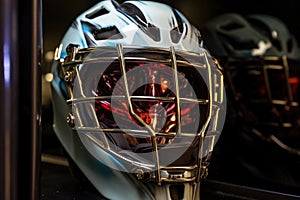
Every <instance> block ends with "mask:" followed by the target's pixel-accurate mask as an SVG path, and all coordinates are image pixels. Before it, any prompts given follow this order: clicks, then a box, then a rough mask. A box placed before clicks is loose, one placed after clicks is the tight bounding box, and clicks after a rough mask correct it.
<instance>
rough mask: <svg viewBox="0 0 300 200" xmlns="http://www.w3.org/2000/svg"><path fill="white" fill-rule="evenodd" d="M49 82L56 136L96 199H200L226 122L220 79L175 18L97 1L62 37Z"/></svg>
mask: <svg viewBox="0 0 300 200" xmlns="http://www.w3.org/2000/svg"><path fill="white" fill-rule="evenodd" d="M53 75H54V79H53V81H52V96H53V110H54V130H55V133H56V135H57V136H58V138H59V139H60V141H61V143H62V144H63V146H64V148H65V149H66V151H67V152H68V154H69V155H70V156H71V157H72V159H73V160H74V162H75V163H76V164H77V165H78V167H79V168H80V169H81V170H82V172H83V173H84V174H85V176H86V177H87V178H88V179H89V180H90V181H91V183H92V184H93V185H94V186H95V187H96V188H97V189H98V190H99V192H100V193H102V194H103V195H104V196H105V197H107V198H109V199H122V200H124V199H199V184H198V183H199V181H200V180H201V179H202V178H205V175H206V173H207V167H208V164H209V158H210V155H211V153H212V150H213V147H214V145H215V143H216V141H217V139H218V137H219V134H220V131H221V129H222V126H223V122H224V116H225V114H224V112H225V110H226V106H224V105H225V103H224V102H225V99H224V98H225V95H224V87H223V75H222V71H221V69H220V66H219V65H218V63H217V62H216V60H215V59H213V58H212V57H211V56H210V54H209V53H208V52H207V51H206V50H205V49H204V48H203V47H202V39H201V35H200V32H199V31H198V30H197V29H196V28H195V27H194V26H193V25H191V24H190V23H189V22H188V20H187V19H186V18H185V17H184V16H183V15H182V14H181V13H180V12H178V11H177V10H175V9H174V8H171V7H170V6H168V5H165V4H161V3H157V2H151V1H126V2H124V3H122V4H118V3H117V2H115V1H102V2H100V3H98V4H96V5H95V6H93V7H92V8H90V9H88V10H87V11H85V12H84V13H82V14H81V15H79V16H78V17H77V18H76V20H75V21H74V22H73V23H72V25H71V27H70V28H69V29H68V30H67V32H66V33H65V35H64V37H63V38H62V41H61V44H60V45H59V47H58V48H57V49H56V56H55V61H54V64H53ZM116 188H118V189H117V190H116ZM128 191H130V192H128ZM124 194H126V195H124Z"/></svg>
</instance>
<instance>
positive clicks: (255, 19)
mask: <svg viewBox="0 0 300 200" xmlns="http://www.w3.org/2000/svg"><path fill="white" fill-rule="evenodd" d="M200 30H201V32H202V34H203V41H204V46H206V47H207V48H208V49H209V50H210V51H211V53H212V55H213V56H215V57H216V58H218V60H219V61H220V63H221V65H222V67H223V69H224V79H225V87H226V91H227V98H228V102H229V103H228V105H229V107H230V112H228V114H229V118H230V123H232V125H233V127H234V128H236V129H235V130H239V131H240V132H244V133H246V134H244V137H249V136H250V135H252V136H253V137H252V138H257V139H258V138H259V139H261V140H260V141H262V142H267V143H268V144H270V145H269V147H270V146H272V148H273V147H274V148H275V149H277V150H278V151H279V152H282V154H286V153H288V155H293V156H300V145H299V144H300V143H299V142H300V132H299V131H300V124H299V119H300V112H299V111H300V110H299V95H300V93H299V92H300V87H299V78H300V65H299V64H300V51H299V47H298V44H297V41H296V39H295V37H294V36H293V34H292V33H291V32H290V31H289V30H288V28H287V26H286V25H285V24H284V22H283V21H281V20H280V19H278V18H276V17H274V16H270V15H264V14H252V15H246V16H242V15H239V14H236V13H226V14H223V15H219V16H217V17H215V18H214V19H212V20H210V21H208V22H207V23H205V24H204V25H203V26H202V27H201V29H200ZM230 132H234V131H233V130H231V131H230ZM249 133H253V134H249ZM226 134H227V133H226ZM228 135H234V134H228ZM245 135H247V136H245ZM235 136H237V135H236V134H235ZM237 140H238V139H237ZM251 144H252V145H253V144H254V143H251ZM249 145H250V143H249ZM278 147H279V148H278ZM254 148H255V147H254V146H252V147H251V149H254ZM264 148H265V149H266V148H268V147H267V146H264ZM261 150H262V149H261ZM247 151H250V149H248V150H247ZM262 151H264V152H266V151H267V150H262ZM262 151H261V152H260V153H258V154H257V155H260V156H261V157H262V156H263V155H265V154H266V153H262ZM248 154H252V156H250V157H254V154H255V152H254V151H253V152H252V153H250V152H249V153H248ZM244 156H245V155H244ZM240 159H241V158H240ZM243 159H244V158H243ZM245 159H247V158H245ZM249 159H250V158H249ZM251 159H252V158H251ZM254 160H255V159H253V161H254ZM256 160H257V162H258V159H256ZM274 160H276V158H274ZM275 162H276V161H275ZM278 163H279V159H278V157H277V163H276V164H274V165H273V166H278V165H280V164H278ZM252 164H253V163H252ZM257 165H258V164H257ZM283 165H285V164H283ZM253 166H254V165H251V167H250V168H252V169H254V167H253ZM269 171H272V170H269ZM256 173H257V172H256ZM259 173H260V172H259ZM267 173H268V172H266V174H267ZM260 174H261V175H262V174H263V173H260ZM266 174H265V175H266ZM278 181H281V182H283V180H278Z"/></svg>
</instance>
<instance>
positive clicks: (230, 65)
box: [224, 56, 300, 154]
mask: <svg viewBox="0 0 300 200" xmlns="http://www.w3.org/2000/svg"><path fill="white" fill-rule="evenodd" d="M299 64H300V63H299V61H296V60H291V59H288V58H287V57H286V56H282V57H277V56H268V57H262V58H249V59H239V58H228V59H227V60H226V61H225V62H224V69H225V71H226V72H225V76H226V79H227V83H228V89H229V90H228V91H230V92H231V94H232V96H233V97H234V101H235V103H236V104H235V106H237V108H238V109H240V110H241V111H242V113H243V118H244V119H245V121H246V122H247V123H249V124H251V126H252V130H253V131H254V132H255V133H256V135H257V136H259V137H260V138H261V139H263V140H266V141H273V142H275V143H276V144H277V145H278V146H279V147H281V148H282V149H284V150H287V151H288V152H291V153H296V154H300V151H299V148H298V141H299V139H297V138H298V137H299V136H297V135H299V134H298V133H299V130H300V128H299V127H300V126H299V119H300V114H299V113H300V112H299V94H300V93H299V92H300V87H299V79H300V70H299Z"/></svg>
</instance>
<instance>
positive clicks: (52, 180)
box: [40, 0, 300, 200]
mask: <svg viewBox="0 0 300 200" xmlns="http://www.w3.org/2000/svg"><path fill="white" fill-rule="evenodd" d="M98 2H99V1H97V0H72V1H62V0H44V1H43V3H42V5H43V6H42V8H43V10H42V23H43V29H42V32H43V62H42V68H41V71H42V116H43V117H42V144H41V145H42V146H41V148H42V158H45V159H42V160H43V162H42V171H41V172H42V173H41V184H40V185H41V187H40V190H41V196H40V197H41V199H51V200H54V199H61V198H64V199H99V197H95V196H93V195H92V193H90V192H89V191H87V190H85V189H82V188H81V187H79V186H78V185H77V184H76V180H74V179H72V178H71V177H70V171H69V170H68V169H67V168H66V165H65V163H66V162H65V161H66V160H65V158H64V154H63V151H62V149H61V146H60V144H59V142H58V141H57V139H56V137H55V135H54V133H53V131H52V109H51V90H50V81H47V74H48V73H50V72H51V64H52V58H53V51H54V50H55V48H56V47H57V45H58V44H59V42H60V40H61V38H62V37H63V35H64V33H65V31H66V30H67V28H68V27H69V25H70V24H71V23H72V21H73V20H74V19H75V18H76V17H77V16H78V15H79V14H80V13H82V12H84V11H85V10H86V9H87V8H89V7H91V6H93V5H94V4H96V3H98ZM119 2H120V3H121V2H122V1H119ZM159 2H163V3H167V4H169V5H171V6H173V7H175V8H177V9H178V10H179V11H181V12H182V13H183V14H184V15H185V16H186V17H187V18H188V19H189V21H190V22H191V23H192V24H194V25H195V26H196V27H198V28H199V27H201V26H202V25H203V24H204V23H205V22H206V21H208V20H210V19H211V18H213V17H215V16H217V15H219V14H223V13H227V12H235V13H239V14H242V15H244V14H268V15H273V16H275V17H278V18H279V19H281V20H282V21H283V22H285V23H286V25H287V27H288V28H289V30H290V31H291V32H292V33H293V34H294V35H295V36H296V39H297V40H298V41H300V22H299V19H300V13H299V12H300V6H299V2H298V1H297V0H285V1H271V0H177V1H171V0H160V1H159ZM298 43H299V42H298ZM43 156H44V157H43ZM51 156H54V157H51ZM55 156H57V157H55ZM49 158H50V159H49ZM51 158H53V159H54V162H52V161H51ZM224 199H225V198H224Z"/></svg>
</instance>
